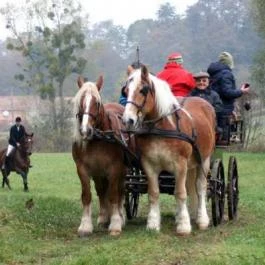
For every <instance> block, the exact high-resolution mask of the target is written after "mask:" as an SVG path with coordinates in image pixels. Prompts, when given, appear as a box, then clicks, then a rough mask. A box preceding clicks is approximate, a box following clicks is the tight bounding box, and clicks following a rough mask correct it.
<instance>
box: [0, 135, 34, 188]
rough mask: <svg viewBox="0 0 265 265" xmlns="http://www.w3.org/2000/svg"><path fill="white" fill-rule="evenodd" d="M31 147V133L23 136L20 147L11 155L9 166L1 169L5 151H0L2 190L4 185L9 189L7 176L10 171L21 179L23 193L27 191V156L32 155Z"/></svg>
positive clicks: (28, 165)
mask: <svg viewBox="0 0 265 265" xmlns="http://www.w3.org/2000/svg"><path fill="white" fill-rule="evenodd" d="M32 145H33V133H32V134H27V133H26V134H25V136H24V137H23V138H22V139H21V141H20V146H18V147H17V148H16V150H14V153H13V154H12V156H11V157H10V158H11V161H10V163H9V164H10V165H9V166H8V167H5V168H4V169H3V168H2V166H3V163H5V155H6V150H7V149H3V150H1V151H0V167H1V172H2V175H3V181H2V187H3V188H4V186H5V184H6V185H7V186H8V188H9V189H11V187H10V184H9V179H8V176H9V174H10V172H11V171H14V172H16V173H17V174H20V175H21V176H22V178H23V184H24V191H28V171H29V167H30V159H29V156H30V155H31V154H32Z"/></svg>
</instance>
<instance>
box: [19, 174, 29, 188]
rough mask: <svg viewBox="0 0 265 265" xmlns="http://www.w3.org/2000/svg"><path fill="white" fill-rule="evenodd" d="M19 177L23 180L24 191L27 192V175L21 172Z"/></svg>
mask: <svg viewBox="0 0 265 265" xmlns="http://www.w3.org/2000/svg"><path fill="white" fill-rule="evenodd" d="M20 175H21V176H22V179H23V184H24V191H29V188H28V174H27V173H26V172H21V173H20Z"/></svg>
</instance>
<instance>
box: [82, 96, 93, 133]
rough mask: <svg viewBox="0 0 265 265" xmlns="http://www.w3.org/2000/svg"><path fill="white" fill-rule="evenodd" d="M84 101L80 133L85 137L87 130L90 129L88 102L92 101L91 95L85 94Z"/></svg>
mask: <svg viewBox="0 0 265 265" xmlns="http://www.w3.org/2000/svg"><path fill="white" fill-rule="evenodd" d="M84 101H85V103H84V106H85V109H84V113H83V119H82V123H81V128H80V130H81V134H82V135H83V137H87V136H88V130H90V131H91V128H92V127H91V126H90V124H89V109H90V103H91V101H92V96H91V95H86V97H85V99H84Z"/></svg>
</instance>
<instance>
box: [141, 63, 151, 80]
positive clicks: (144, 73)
mask: <svg viewBox="0 0 265 265" xmlns="http://www.w3.org/2000/svg"><path fill="white" fill-rule="evenodd" d="M148 76H149V71H148V69H147V67H146V66H145V65H142V67H141V78H142V79H144V80H148Z"/></svg>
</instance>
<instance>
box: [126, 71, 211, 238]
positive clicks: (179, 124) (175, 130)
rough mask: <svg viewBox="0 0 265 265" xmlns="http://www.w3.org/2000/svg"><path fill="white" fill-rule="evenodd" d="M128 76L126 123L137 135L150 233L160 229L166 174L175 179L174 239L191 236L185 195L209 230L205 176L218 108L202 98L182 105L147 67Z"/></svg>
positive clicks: (200, 221)
mask: <svg viewBox="0 0 265 265" xmlns="http://www.w3.org/2000/svg"><path fill="white" fill-rule="evenodd" d="M128 73H129V76H128V79H127V84H126V89H125V91H126V93H127V95H128V98H127V104H126V106H125V110H124V114H123V121H124V123H125V124H126V129H127V130H128V131H131V132H132V133H134V134H135V137H136V141H137V143H136V145H137V146H138V148H139V152H140V154H141V164H142V166H143V169H144V172H145V174H146V175H147V180H148V198H149V213H148V217H147V229H149V230H155V231H159V230H160V226H161V220H160V219H161V217H160V207H159V193H160V192H159V184H158V176H159V174H160V173H161V172H162V171H166V172H169V173H171V174H173V175H174V176H175V193H174V195H175V199H176V202H177V209H176V219H175V220H176V234H177V235H188V234H190V233H191V229H192V228H191V220H190V215H189V212H188V207H187V191H188V192H189V196H190V204H191V205H190V207H191V211H192V214H193V217H194V218H195V221H196V223H197V225H198V227H199V229H201V230H203V229H206V228H207V227H208V225H209V217H208V215H207V210H206V195H207V173H208V171H209V168H210V159H211V155H212V153H213V151H214V147H215V123H216V118H215V112H214V109H213V107H212V106H211V105H210V104H208V103H207V102H206V101H205V100H203V99H201V98H198V97H187V98H183V100H182V104H180V102H179V101H178V99H177V98H175V97H174V95H173V94H172V92H171V90H170V87H169V85H168V84H167V83H166V82H165V81H163V80H161V79H159V78H157V77H156V76H154V75H152V74H151V73H149V71H148V69H147V67H146V66H142V68H141V69H138V70H134V69H132V68H131V67H130V66H129V67H128ZM186 185H187V186H186Z"/></svg>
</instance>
